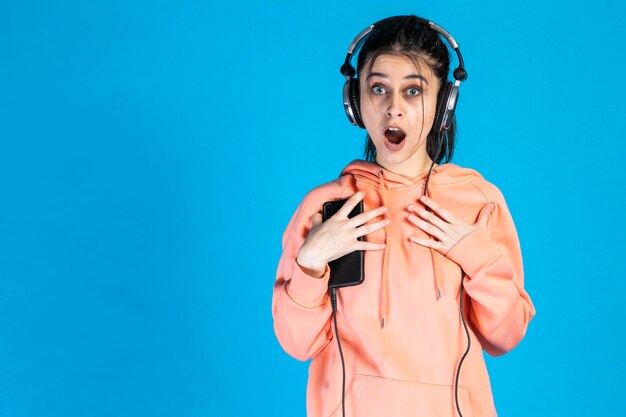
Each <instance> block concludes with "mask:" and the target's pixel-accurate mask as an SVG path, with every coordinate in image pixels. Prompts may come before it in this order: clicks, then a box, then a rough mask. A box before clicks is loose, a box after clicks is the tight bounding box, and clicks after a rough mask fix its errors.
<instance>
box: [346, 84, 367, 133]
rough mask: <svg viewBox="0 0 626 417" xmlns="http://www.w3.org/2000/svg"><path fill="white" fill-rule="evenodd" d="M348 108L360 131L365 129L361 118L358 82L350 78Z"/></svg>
mask: <svg viewBox="0 0 626 417" xmlns="http://www.w3.org/2000/svg"><path fill="white" fill-rule="evenodd" d="M349 92H350V106H351V107H352V114H353V115H354V121H355V122H356V124H357V126H358V127H360V128H361V129H365V125H364V124H363V119H362V118H361V91H360V87H359V80H358V79H356V78H350V87H349Z"/></svg>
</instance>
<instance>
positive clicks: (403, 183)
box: [341, 159, 480, 190]
mask: <svg viewBox="0 0 626 417" xmlns="http://www.w3.org/2000/svg"><path fill="white" fill-rule="evenodd" d="M380 173H382V174H383V176H384V179H385V183H384V185H385V189H388V190H393V189H399V188H405V187H414V186H416V185H419V184H421V185H422V186H423V184H424V182H425V180H426V177H427V176H428V171H425V172H423V173H421V174H419V175H418V176H416V177H415V178H407V177H404V176H402V175H400V174H396V173H394V172H391V171H389V170H387V169H385V168H383V167H382V166H380V165H377V164H375V163H373V162H368V161H363V160H359V159H357V160H354V161H352V162H350V163H349V164H348V165H347V166H346V167H345V168H344V169H343V171H342V172H341V175H352V176H353V177H354V179H355V180H356V181H357V182H362V183H367V184H370V185H371V186H374V187H376V186H377V185H378V186H379V185H380V179H379V177H380ZM478 177H480V174H479V173H478V172H476V171H474V170H473V169H468V168H461V167H459V166H458V165H455V164H450V163H448V164H443V165H439V166H436V167H434V168H433V171H432V174H431V176H430V180H429V185H431V184H432V185H443V184H455V183H463V182H467V181H471V180H473V179H475V178H478Z"/></svg>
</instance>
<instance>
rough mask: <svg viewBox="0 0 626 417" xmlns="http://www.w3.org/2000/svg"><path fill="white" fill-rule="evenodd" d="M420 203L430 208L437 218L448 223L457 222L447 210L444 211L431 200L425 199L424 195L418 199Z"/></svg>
mask: <svg viewBox="0 0 626 417" xmlns="http://www.w3.org/2000/svg"><path fill="white" fill-rule="evenodd" d="M420 201H421V202H422V203H424V205H425V206H426V207H430V209H431V210H432V211H434V212H435V213H437V215H438V216H439V217H441V218H442V219H444V220H445V221H447V222H448V223H452V224H456V223H458V222H459V220H458V219H457V218H456V216H455V215H454V214H452V213H450V212H449V211H448V210H446V209H444V208H443V207H442V206H441V205H440V204H438V203H436V202H435V201H433V200H432V199H431V198H429V197H426V196H425V195H423V196H421V197H420Z"/></svg>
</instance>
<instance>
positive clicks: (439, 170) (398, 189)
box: [341, 160, 480, 328]
mask: <svg viewBox="0 0 626 417" xmlns="http://www.w3.org/2000/svg"><path fill="white" fill-rule="evenodd" d="M341 175H342V176H344V175H350V176H352V177H353V178H354V180H355V183H356V186H357V187H356V188H357V189H370V190H371V191H374V192H375V193H376V194H378V196H379V198H380V201H381V202H382V205H384V206H385V207H387V208H388V209H389V208H390V206H389V205H388V203H391V204H390V205H391V206H392V207H393V208H392V209H391V210H396V211H399V210H405V211H406V207H407V206H408V204H414V205H416V206H420V205H422V203H421V202H420V201H419V198H420V196H421V195H423V194H426V195H428V196H429V197H431V198H433V199H435V200H436V199H437V189H438V188H439V187H441V186H448V185H455V184H461V183H464V182H468V181H472V180H473V179H475V178H478V177H480V174H478V173H477V172H476V171H474V170H471V169H467V168H461V167H459V166H457V165H454V164H443V165H439V166H436V167H434V168H433V169H432V172H431V173H430V178H428V176H429V171H428V170H427V171H425V172H423V173H421V174H420V175H418V176H416V177H414V178H407V177H404V176H402V175H399V174H396V173H394V172H391V171H389V170H387V169H385V168H383V167H382V166H380V165H377V164H375V163H372V162H367V161H363V160H355V161H352V162H351V163H350V164H348V165H347V166H346V167H345V168H344V170H343V171H342V173H341ZM427 181H428V188H427V189H424V188H425V184H426V183H427ZM366 198H367V197H366ZM394 200H401V201H402V202H403V203H404V204H405V205H401V206H397V205H396V204H394ZM388 215H391V213H388ZM402 215H404V214H402ZM403 223H406V222H403ZM393 227H403V226H402V225H400V226H398V225H396V224H394V222H392V223H391V224H390V225H388V226H387V227H385V228H384V231H383V233H384V234H385V240H384V241H385V242H387V241H388V236H389V234H390V228H393ZM411 227H413V228H415V231H418V230H419V229H418V228H417V227H415V226H411ZM401 245H416V243H412V242H410V241H408V240H407V241H405V242H401ZM392 250H394V249H392V245H391V244H387V245H385V249H384V253H383V262H382V270H381V285H380V288H381V292H380V304H379V318H380V325H381V328H384V327H385V321H386V320H387V321H388V319H389V305H390V300H389V294H390V292H389V257H390V251H392ZM428 250H429V252H430V260H431V263H432V269H433V277H434V283H433V284H434V285H433V288H434V297H435V299H436V300H439V299H440V298H441V297H443V296H444V292H443V290H442V285H441V279H442V277H441V276H440V274H441V273H442V272H441V271H444V270H445V268H442V267H441V265H442V263H444V262H445V261H446V260H445V257H444V256H443V255H441V254H440V253H438V252H437V251H435V250H434V249H430V248H428Z"/></svg>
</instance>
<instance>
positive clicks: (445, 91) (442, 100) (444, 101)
mask: <svg viewBox="0 0 626 417" xmlns="http://www.w3.org/2000/svg"><path fill="white" fill-rule="evenodd" d="M451 91H452V83H451V82H450V81H448V82H446V83H445V84H444V85H443V86H442V87H441V89H440V90H439V94H438V96H437V111H436V112H435V121H434V122H433V128H434V129H435V132H437V133H439V132H441V131H442V130H443V129H444V126H443V122H444V116H446V111H447V109H446V107H447V105H448V99H449V98H450V92H451ZM452 111H453V112H454V109H453V110H452ZM450 116H451V115H447V117H446V118H445V120H450Z"/></svg>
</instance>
